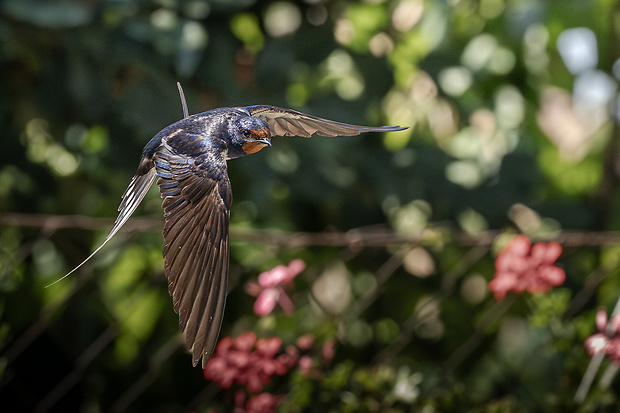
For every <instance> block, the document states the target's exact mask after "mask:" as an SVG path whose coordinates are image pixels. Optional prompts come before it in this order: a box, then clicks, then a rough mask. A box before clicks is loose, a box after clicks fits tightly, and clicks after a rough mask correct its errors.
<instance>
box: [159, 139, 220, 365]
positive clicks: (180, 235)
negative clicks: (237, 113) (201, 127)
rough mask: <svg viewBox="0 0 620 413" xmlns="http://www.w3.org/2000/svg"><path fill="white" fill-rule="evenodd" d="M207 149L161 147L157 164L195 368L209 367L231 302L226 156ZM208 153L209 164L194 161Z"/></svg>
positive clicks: (171, 282)
mask: <svg viewBox="0 0 620 413" xmlns="http://www.w3.org/2000/svg"><path fill="white" fill-rule="evenodd" d="M187 138H188V139H189V137H187ZM204 139H206V140H208V139H209V138H208V137H204ZM203 148H204V149H203V152H201V153H193V154H192V156H189V155H187V154H176V153H174V150H173V149H172V148H170V147H169V146H167V145H162V146H161V147H160V148H159V150H157V151H156V152H155V155H154V160H155V167H156V169H157V174H158V175H159V179H158V180H157V185H158V186H159V189H160V192H161V196H162V198H163V199H164V201H163V204H162V206H163V209H164V216H165V217H166V223H165V225H164V251H163V255H164V261H165V270H166V276H167V277H168V291H169V293H170V295H171V296H172V301H173V305H174V310H175V311H176V312H177V313H179V326H180V329H181V332H183V333H184V334H185V341H186V344H187V347H188V348H189V349H190V351H191V352H192V361H193V364H194V366H195V365H196V364H197V363H198V361H199V360H200V358H202V360H203V363H202V364H203V367H204V365H205V364H206V362H207V360H208V359H209V357H211V355H212V354H213V351H214V349H215V345H216V343H217V336H218V333H219V330H220V325H221V322H222V316H223V309H224V304H225V301H226V286H227V278H228V219H229V211H230V200H231V189H230V182H229V180H228V176H227V174H226V162H225V160H224V154H223V153H222V152H221V151H220V150H219V148H216V147H212V146H208V145H206V146H204V147H203ZM205 155H207V156H208V157H209V160H210V162H201V163H200V164H199V165H196V163H195V162H194V159H195V158H197V157H199V156H205ZM221 193H223V194H224V196H222V195H221Z"/></svg>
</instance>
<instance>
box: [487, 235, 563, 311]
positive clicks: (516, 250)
mask: <svg viewBox="0 0 620 413" xmlns="http://www.w3.org/2000/svg"><path fill="white" fill-rule="evenodd" d="M561 253H562V247H561V246H560V244H558V243H557V242H550V243H548V244H547V243H544V242H539V243H537V244H534V245H532V244H531V242H530V240H529V239H528V238H527V237H526V236H525V235H519V236H517V237H515V239H513V240H512V241H511V242H510V243H509V244H508V246H507V247H506V248H505V249H504V250H503V251H502V252H501V253H500V254H499V255H498V257H497V259H496V260H495V277H494V278H493V280H491V282H489V290H491V291H492V292H493V294H494V295H495V299H496V300H502V299H504V297H505V296H506V293H507V292H508V291H514V292H515V293H517V294H519V293H522V292H523V291H529V292H531V293H534V292H547V291H549V290H550V289H551V287H553V286H556V285H560V284H562V283H563V282H564V279H565V278H566V274H565V273H564V270H562V269H561V268H558V267H556V266H554V265H553V264H554V263H555V261H556V260H557V259H558V257H559V256H560V254H561Z"/></svg>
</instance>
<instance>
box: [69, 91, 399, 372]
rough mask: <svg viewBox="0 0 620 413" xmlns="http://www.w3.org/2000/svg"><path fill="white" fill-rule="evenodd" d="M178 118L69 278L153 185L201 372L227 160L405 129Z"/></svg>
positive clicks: (212, 325)
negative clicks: (288, 140) (275, 141)
mask: <svg viewBox="0 0 620 413" xmlns="http://www.w3.org/2000/svg"><path fill="white" fill-rule="evenodd" d="M181 97H182V100H183V103H184V98H183V95H181ZM184 113H185V116H186V117H185V118H184V119H182V120H180V121H178V122H175V123H173V124H172V125H170V126H167V127H165V128H164V129H162V130H161V131H160V132H159V133H158V134H157V135H155V136H154V137H153V138H152V139H151V140H150V141H149V142H148V143H147V144H146V146H145V148H144V151H143V152H142V158H141V160H140V163H139V166H138V170H137V172H136V174H135V176H134V177H133V178H132V180H131V182H130V183H129V186H128V187H127V190H126V191H125V193H124V194H123V197H122V201H121V204H120V206H119V208H118V210H119V215H118V217H117V218H116V221H115V223H114V227H113V228H112V230H111V231H110V233H109V234H108V236H107V237H106V239H105V240H104V242H103V243H102V244H101V245H100V246H99V247H98V248H97V249H96V250H95V251H94V252H93V253H92V254H91V255H90V256H89V257H88V258H86V260H84V262H82V263H81V264H80V265H79V266H78V267H76V268H75V269H74V270H73V271H75V270H76V269H77V268H79V267H81V266H82V265H83V264H84V263H85V262H86V261H88V260H89V259H90V258H91V257H92V256H94V255H95V254H96V253H97V252H98V251H99V250H100V249H101V248H102V247H103V246H104V245H105V244H106V243H107V242H108V241H109V240H110V239H111V238H112V237H113V236H114V235H115V234H116V233H117V232H118V230H119V229H120V228H121V227H122V226H123V224H124V223H125V222H127V220H128V219H129V217H130V216H131V214H132V213H133V212H134V211H135V210H136V208H137V207H138V205H139V204H140V202H141V201H142V199H143V198H144V196H145V195H146V193H147V192H148V190H149V188H150V187H151V185H152V184H153V182H154V181H155V180H156V179H157V186H158V187H159V191H160V193H161V197H162V198H163V203H162V207H163V210H164V217H165V223H164V247H163V258H164V268H165V273H166V277H167V278H168V292H169V293H170V295H171V296H172V300H173V305H174V311H175V312H177V313H178V314H179V324H180V330H181V332H182V333H183V334H184V335H185V342H186V344H187V348H188V349H189V350H190V352H191V353H192V362H193V365H194V366H196V365H197V364H198V361H199V360H200V358H202V366H203V367H204V366H205V365H206V364H207V361H208V360H209V358H210V357H211V356H212V355H213V351H214V349H215V345H216V343H217V337H218V335H219V331H220V326H221V323H222V318H223V313H224V305H225V301H226V288H227V280H228V255H229V248H228V222H229V215H230V205H231V202H232V191H231V186H230V181H229V179H228V174H227V170H226V161H228V160H229V159H235V158H239V157H241V156H244V155H247V154H250V153H255V152H258V151H260V150H261V149H263V148H266V147H268V146H271V138H273V137H274V136H302V137H306V138H308V137H310V136H312V135H313V134H315V133H316V134H317V135H321V136H328V137H333V136H353V135H359V134H360V133H363V132H393V131H399V130H403V129H406V128H402V127H399V126H381V127H366V126H357V125H350V124H346V123H340V122H335V121H332V120H327V119H323V118H319V117H316V116H312V115H306V114H304V113H301V112H297V111H295V110H292V109H284V108H280V107H276V106H269V105H255V106H247V107H229V108H219V109H213V110H209V111H207V112H203V113H199V114H196V115H192V116H187V109H186V106H185V103H184ZM73 271H71V273H72V272H73ZM71 273H69V274H71ZM69 274H67V275H69ZM65 277H66V276H65ZM63 278H64V277H63ZM59 281H60V280H59Z"/></svg>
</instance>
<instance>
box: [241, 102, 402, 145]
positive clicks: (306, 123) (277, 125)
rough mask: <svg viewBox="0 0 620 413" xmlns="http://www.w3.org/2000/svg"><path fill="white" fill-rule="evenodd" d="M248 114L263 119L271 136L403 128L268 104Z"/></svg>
mask: <svg viewBox="0 0 620 413" xmlns="http://www.w3.org/2000/svg"><path fill="white" fill-rule="evenodd" d="M246 109H247V110H248V111H249V113H250V115H252V116H254V117H257V118H260V119H263V120H264V121H265V122H267V124H268V125H269V129H271V136H303V137H305V138H309V137H310V136H312V135H313V134H315V133H316V134H318V135H321V136H328V137H333V136H355V135H359V134H360V133H364V132H395V131H400V130H404V129H407V128H402V127H400V126H379V127H372V126H358V125H351V124H348V123H342V122H336V121H334V120H329V119H323V118H319V117H318V116H312V115H307V114H305V113H301V112H297V111H296V110H293V109H285V108H279V107H277V106H270V105H255V106H248V107H247V108H246Z"/></svg>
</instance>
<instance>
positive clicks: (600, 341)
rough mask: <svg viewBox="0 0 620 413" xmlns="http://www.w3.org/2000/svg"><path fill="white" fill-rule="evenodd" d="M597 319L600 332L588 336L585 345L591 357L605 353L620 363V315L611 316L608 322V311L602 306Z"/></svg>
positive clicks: (597, 313)
mask: <svg viewBox="0 0 620 413" xmlns="http://www.w3.org/2000/svg"><path fill="white" fill-rule="evenodd" d="M595 320H596V328H597V329H598V333H596V334H593V335H591V336H590V337H588V338H587V339H586V341H585V343H584V347H585V348H586V350H587V352H588V354H589V355H590V357H592V356H594V355H595V354H599V353H604V354H606V355H607V356H609V359H610V360H611V361H612V362H614V363H618V364H620V315H615V316H613V317H611V320H610V321H609V323H608V318H607V311H605V309H604V308H601V309H599V310H598V311H597V312H596V318H595Z"/></svg>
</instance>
